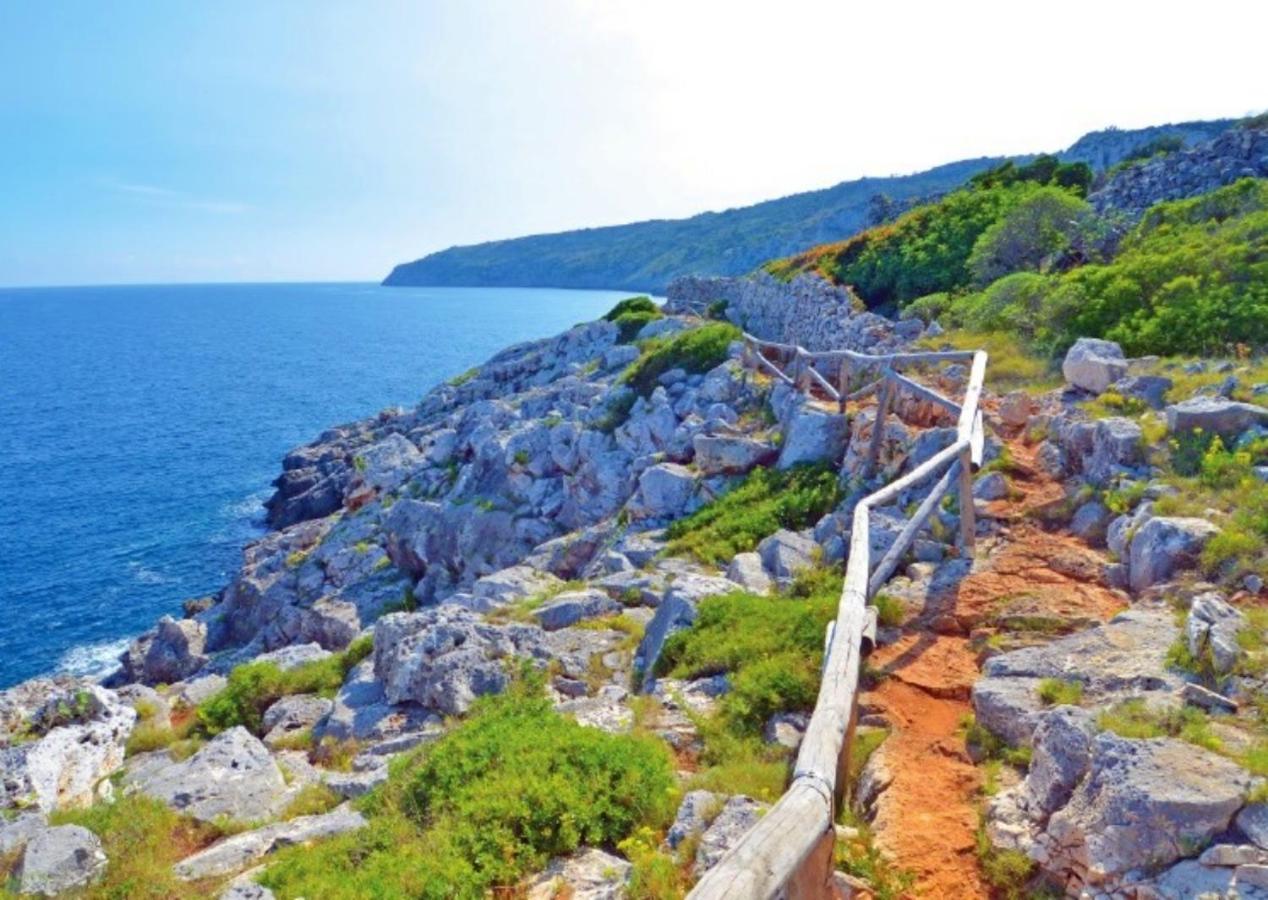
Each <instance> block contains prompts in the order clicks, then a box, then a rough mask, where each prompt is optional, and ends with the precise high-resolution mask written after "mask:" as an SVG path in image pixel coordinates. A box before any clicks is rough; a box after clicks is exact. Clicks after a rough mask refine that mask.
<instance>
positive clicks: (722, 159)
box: [0, 0, 1268, 285]
mask: <svg viewBox="0 0 1268 900" xmlns="http://www.w3.org/2000/svg"><path fill="white" fill-rule="evenodd" d="M1060 8H1061V11H1062V14H1060V15H1054V14H1053V9H1054V8H1053V7H1052V6H1051V5H1050V4H1044V5H1042V6H1037V7H1036V10H1037V11H1036V13H1035V14H1034V16H1033V17H1031V16H1029V15H1028V14H1027V13H1026V12H1025V7H1024V5H1023V4H1017V3H1002V2H1001V3H995V2H990V3H980V4H946V3H928V4H924V3H888V4H884V5H882V4H866V5H864V4H859V3H845V2H833V3H828V2H825V3H812V2H799V0H789V2H782V3H780V4H778V5H777V6H776V5H774V4H758V3H746V2H740V0H736V2H730V3H720V2H705V0H701V2H686V0H678V2H673V3H671V2H659V0H644V2H639V3H633V2H630V3H627V2H624V0H602V2H601V0H595V2H586V0H533V2H529V0H522V2H510V0H474V2H434V3H387V2H358V3H326V2H319V0H314V2H305V3H299V2H283V0H273V2H263V3H261V2H258V0H257V2H249V3H248V2H223V0H219V2H215V3H207V4H177V3H160V2H157V0H156V2H153V3H137V2H126V0H125V2H111V3H101V2H92V3H89V2H72V0H66V2H59V3H55V4H52V3H50V4H43V3H21V2H11V3H7V4H5V5H4V7H3V9H2V10H0V284H3V285H15V284H77V283H108V282H164V281H238V280H323V279H365V280H372V279H373V280H377V279H378V278H381V277H382V276H383V275H384V274H386V272H387V270H388V269H389V268H390V267H391V265H392V264H393V263H395V262H398V261H401V260H405V259H412V258H415V257H417V256H420V255H422V254H424V253H426V252H429V251H431V250H435V249H439V248H442V247H445V246H449V245H451V244H455V243H470V242H474V241H479V240H488V239H494V238H499V237H509V236H514V235H518V234H524V233H530V232H537V231H549V230H559V229H563V228H570V227H580V226H586V225H599V224H610V223H615V222H623V221H630V220H634V219H641V218H651V217H661V216H677V215H686V214H690V213H693V212H697V211H700V210H704V209H711V208H712V209H716V208H725V207H727V206H733V205H738V204H742V203H748V202H754V201H757V200H760V199H765V198H769V197H774V196H779V195H782V194H786V193H790V192H793V191H797V190H805V189H810V188H815V187H822V186H825V185H828V184H832V183H834V182H837V181H840V180H843V179H846V178H852V177H858V176H860V175H865V174H890V173H894V172H906V171H913V170H916V169H920V168H925V167H928V166H930V165H934V164H937V163H939V162H944V161H948V160H951V159H956V158H962V157H966V156H973V155H980V154H994V153H1010V152H1027V151H1034V150H1043V149H1059V148H1061V147H1063V146H1066V145H1068V144H1069V143H1071V142H1072V141H1073V140H1074V139H1075V138H1077V137H1078V136H1079V134H1081V133H1083V132H1084V131H1087V130H1089V129H1092V128H1098V127H1104V126H1107V125H1111V124H1118V125H1121V126H1125V127H1130V126H1136V125H1144V124H1151V123H1157V122H1162V121H1169V120H1179V119H1188V118H1212V117H1216V116H1236V115H1244V114H1246V113H1249V112H1252V111H1258V110H1262V109H1263V108H1264V107H1265V105H1268V96H1265V91H1264V80H1263V77H1262V71H1261V66H1262V51H1261V47H1260V46H1259V44H1260V42H1261V40H1262V35H1263V34H1264V33H1265V32H1266V29H1265V27H1264V26H1265V25H1268V16H1266V14H1265V12H1264V11H1263V7H1262V5H1261V4H1249V3H1247V4H1240V3H1231V2H1229V3H1221V2H1208V3H1204V4H1203V5H1202V6H1201V7H1200V8H1191V9H1190V10H1189V11H1188V13H1186V15H1185V16H1184V17H1183V18H1182V17H1179V16H1176V17H1171V16H1169V15H1167V14H1166V13H1165V11H1164V10H1162V9H1161V8H1160V7H1158V6H1156V5H1154V4H1150V5H1148V6H1146V5H1134V4H1128V3H1124V4H1105V3H1083V2H1082V0H1075V2H1070V3H1065V4H1062V5H1061V7H1060ZM1195 17H1200V18H1195ZM1093 23H1094V24H1093Z"/></svg>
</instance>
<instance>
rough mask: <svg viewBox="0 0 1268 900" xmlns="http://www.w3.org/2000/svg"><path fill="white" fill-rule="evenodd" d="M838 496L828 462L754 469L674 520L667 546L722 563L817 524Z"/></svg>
mask: <svg viewBox="0 0 1268 900" xmlns="http://www.w3.org/2000/svg"><path fill="white" fill-rule="evenodd" d="M840 501H841V488H840V485H839V484H838V482H837V475H836V473H835V472H833V471H832V470H831V469H829V468H828V467H826V466H795V467H793V468H791V469H787V470H783V471H779V470H775V469H766V468H758V469H754V470H753V471H752V472H750V473H749V474H748V476H747V477H746V478H745V479H744V480H743V481H742V482H740V483H739V484H738V485H736V486H735V487H734V488H732V489H731V490H730V491H728V492H727V493H726V494H724V495H723V496H721V497H719V498H718V499H717V500H715V501H713V502H712V503H710V504H708V505H707V506H704V507H703V508H701V509H699V510H697V511H696V512H694V513H692V514H691V515H690V516H687V517H686V518H684V519H679V520H678V521H676V522H674V523H673V524H671V525H670V526H669V530H668V532H667V536H668V537H669V545H668V547H667V548H666V551H667V552H668V553H671V554H676V555H685V556H694V557H695V558H696V559H698V560H700V561H701V562H705V563H710V564H713V565H721V564H724V563H726V562H728V561H729V560H730V559H731V557H733V556H735V554H737V553H745V552H747V551H750V550H752V549H754V548H755V547H756V546H757V545H758V543H759V542H760V541H761V540H762V539H763V538H765V537H767V536H768V535H771V534H773V533H775V532H776V531H778V530H779V529H781V528H788V529H792V530H794V531H796V530H799V529H802V528H806V527H809V526H810V525H813V524H814V523H815V522H817V521H818V520H819V519H820V518H821V517H822V516H823V515H824V514H825V513H827V512H829V511H831V510H832V509H833V508H834V507H835V506H836V505H837V504H838V503H839V502H840Z"/></svg>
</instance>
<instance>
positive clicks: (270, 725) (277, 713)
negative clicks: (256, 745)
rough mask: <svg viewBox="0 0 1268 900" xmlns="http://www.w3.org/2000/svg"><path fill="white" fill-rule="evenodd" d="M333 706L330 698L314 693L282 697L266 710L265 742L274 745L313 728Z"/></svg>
mask: <svg viewBox="0 0 1268 900" xmlns="http://www.w3.org/2000/svg"><path fill="white" fill-rule="evenodd" d="M333 706H334V703H333V702H331V701H330V700H327V699H325V698H324V697H317V696H314V695H312V694H295V695H292V696H289V697H282V698H281V699H279V700H278V701H277V702H276V703H274V704H273V705H272V706H270V707H269V708H268V709H267V710H265V712H264V721H263V724H264V731H265V732H266V733H265V735H264V743H265V744H267V745H269V746H270V747H272V746H274V745H276V744H280V743H284V742H285V741H286V739H287V738H288V737H292V736H294V735H297V734H300V733H302V732H303V731H304V730H305V729H309V728H312V727H313V726H314V725H316V724H317V723H318V722H319V721H321V720H322V719H323V718H324V717H325V716H327V715H328V714H329V713H330V710H331V709H332V708H333Z"/></svg>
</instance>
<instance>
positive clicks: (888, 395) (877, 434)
mask: <svg viewBox="0 0 1268 900" xmlns="http://www.w3.org/2000/svg"><path fill="white" fill-rule="evenodd" d="M889 373H890V370H889V368H888V367H886V369H885V371H884V374H883V376H882V377H883V379H884V380H883V381H882V382H881V394H880V396H879V397H878V398H877V399H876V421H875V422H873V423H872V443H871V446H869V447H868V448H867V465H866V466H865V467H864V469H863V476H864V477H865V478H871V477H872V476H873V475H875V474H876V461H877V460H879V459H880V456H881V444H882V443H884V441H885V416H886V415H887V414H888V413H889V404H890V401H891V400H892V398H893V396H894V385H893V384H892V383H891V382H890V379H889Z"/></svg>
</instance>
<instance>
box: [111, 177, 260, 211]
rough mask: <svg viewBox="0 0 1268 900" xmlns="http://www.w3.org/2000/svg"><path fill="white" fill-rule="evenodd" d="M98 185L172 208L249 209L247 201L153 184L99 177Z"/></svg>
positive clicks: (199, 209)
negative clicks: (212, 196) (206, 196)
mask: <svg viewBox="0 0 1268 900" xmlns="http://www.w3.org/2000/svg"><path fill="white" fill-rule="evenodd" d="M100 185H101V187H103V188H105V189H106V190H109V191H113V192H115V193H119V194H130V195H132V196H134V197H140V198H144V199H145V200H147V201H149V202H151V203H154V204H156V205H159V206H165V207H169V208H173V209H188V210H193V211H195V212H206V213H213V214H216V215H238V214H240V213H244V212H248V211H250V209H251V205H250V204H248V203H240V202H238V201H236V200H214V199H209V198H205V197H195V196H193V195H192V194H187V193H185V192H184V191H176V190H172V189H171V188H165V187H160V186H159V185H155V184H143V183H140V182H135V181H121V180H119V179H115V178H104V179H101V181H100Z"/></svg>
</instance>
